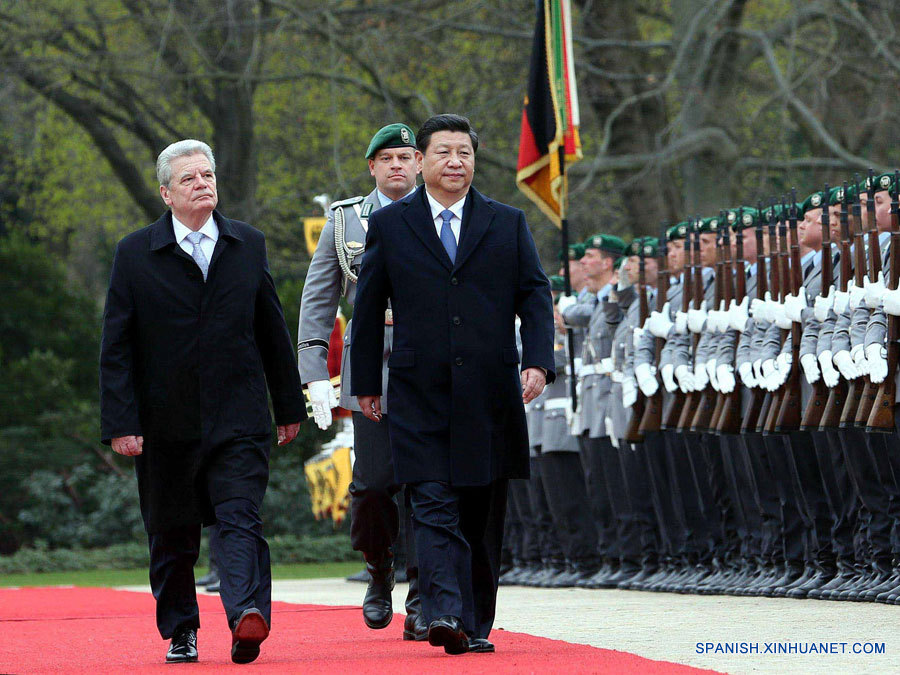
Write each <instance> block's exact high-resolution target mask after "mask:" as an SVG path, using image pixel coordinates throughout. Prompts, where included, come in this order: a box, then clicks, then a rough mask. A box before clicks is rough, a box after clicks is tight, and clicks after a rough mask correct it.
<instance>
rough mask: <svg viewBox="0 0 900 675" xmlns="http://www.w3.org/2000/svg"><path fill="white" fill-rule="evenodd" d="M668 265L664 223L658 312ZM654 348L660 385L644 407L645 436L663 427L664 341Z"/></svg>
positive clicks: (659, 340) (665, 291)
mask: <svg viewBox="0 0 900 675" xmlns="http://www.w3.org/2000/svg"><path fill="white" fill-rule="evenodd" d="M667 263H668V257H667V256H666V224H665V223H662V224H661V225H660V226H659V250H658V251H657V254H656V311H657V312H662V311H663V308H664V307H665V305H666V301H667V300H668V294H669V270H668V265H667ZM653 346H654V350H655V352H656V358H655V360H654V363H655V364H656V368H657V373H656V380H657V382H658V383H659V388H658V389H657V390H656V393H655V394H653V396H651V397H650V398H648V399H647V403H646V405H645V406H644V416H643V417H642V418H641V423H640V426H639V427H638V431H640V433H641V434H645V433H647V432H648V431H659V430H660V427H661V426H662V412H663V410H662V407H663V382H662V377H661V376H660V374H659V365H660V364H659V362H660V359H661V358H662V348H663V339H662V338H655V339H654V341H653Z"/></svg>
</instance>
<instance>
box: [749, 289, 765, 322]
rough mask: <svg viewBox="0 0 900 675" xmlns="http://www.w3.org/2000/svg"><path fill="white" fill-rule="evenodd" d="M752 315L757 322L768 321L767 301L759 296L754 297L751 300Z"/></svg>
mask: <svg viewBox="0 0 900 675" xmlns="http://www.w3.org/2000/svg"><path fill="white" fill-rule="evenodd" d="M767 292H768V291H767ZM750 316H752V317H753V320H754V321H756V322H757V323H768V321H769V306H768V305H767V304H766V301H765V300H760V299H759V298H753V300H751V301H750Z"/></svg>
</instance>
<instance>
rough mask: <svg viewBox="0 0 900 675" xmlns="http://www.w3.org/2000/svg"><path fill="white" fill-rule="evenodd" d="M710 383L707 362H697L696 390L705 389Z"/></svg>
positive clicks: (695, 371) (695, 374) (695, 369)
mask: <svg viewBox="0 0 900 675" xmlns="http://www.w3.org/2000/svg"><path fill="white" fill-rule="evenodd" d="M708 384H709V373H707V372H706V364H705V363H698V364H696V365H695V366H694V391H703V390H704V389H706V385H708Z"/></svg>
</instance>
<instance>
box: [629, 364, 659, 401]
mask: <svg viewBox="0 0 900 675" xmlns="http://www.w3.org/2000/svg"><path fill="white" fill-rule="evenodd" d="M634 377H635V379H637V384H638V386H639V387H640V388H641V391H642V392H644V396H646V397H647V398H650V397H651V396H653V394H655V393H656V392H657V391H659V382H657V381H656V372H655V369H654V368H653V367H652V366H651V365H650V364H649V363H640V364H638V365H637V366H636V367H635V369H634ZM623 384H624V382H623ZM625 407H626V408H627V407H628V406H627V405H626V406H625Z"/></svg>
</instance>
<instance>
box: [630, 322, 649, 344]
mask: <svg viewBox="0 0 900 675" xmlns="http://www.w3.org/2000/svg"><path fill="white" fill-rule="evenodd" d="M645 323H646V322H645ZM642 337H644V329H643V328H635V329H634V333H632V334H631V344H632V345H634V348H635V349H637V348H638V345H640V344H641V338H642Z"/></svg>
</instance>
